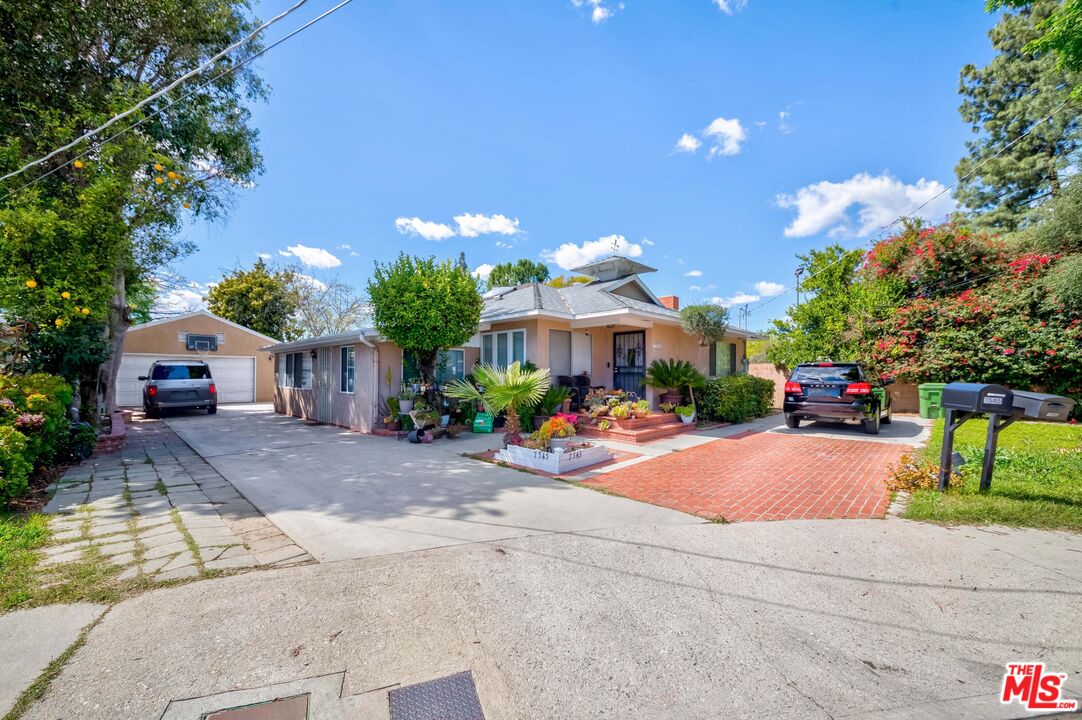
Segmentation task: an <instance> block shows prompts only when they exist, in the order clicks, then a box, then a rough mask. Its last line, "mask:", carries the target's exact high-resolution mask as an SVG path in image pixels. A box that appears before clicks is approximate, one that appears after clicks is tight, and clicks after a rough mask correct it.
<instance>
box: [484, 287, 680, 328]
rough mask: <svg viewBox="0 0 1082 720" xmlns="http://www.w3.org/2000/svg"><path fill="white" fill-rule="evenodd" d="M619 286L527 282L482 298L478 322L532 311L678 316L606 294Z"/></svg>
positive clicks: (650, 305)
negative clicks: (483, 302)
mask: <svg viewBox="0 0 1082 720" xmlns="http://www.w3.org/2000/svg"><path fill="white" fill-rule="evenodd" d="M623 284H624V283H623V282H621V283H613V282H592V283H588V284H585V285H569V286H568V287H564V288H554V287H550V286H548V285H542V284H540V283H527V284H525V285H519V286H518V287H515V288H511V289H508V290H507V291H506V292H502V293H490V297H487V298H486V299H485V306H484V309H483V310H482V311H481V319H482V320H494V319H498V318H501V317H507V316H514V315H518V314H520V313H527V312H531V311H534V310H544V311H547V312H555V313H561V314H564V315H592V314H595V313H604V312H615V311H619V310H628V309H630V310H636V311H638V312H646V313H650V314H653V315H663V316H668V317H672V318H673V319H677V318H679V317H680V313H679V312H676V311H675V310H670V309H668V308H666V307H662V306H660V305H655V304H654V303H650V302H644V301H642V300H636V299H634V298H629V297H624V296H623V295H617V294H615V293H613V292H610V290H609V288H613V289H614V286H616V287H618V286H619V285H623Z"/></svg>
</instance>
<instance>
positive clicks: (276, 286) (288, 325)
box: [207, 258, 300, 340]
mask: <svg viewBox="0 0 1082 720" xmlns="http://www.w3.org/2000/svg"><path fill="white" fill-rule="evenodd" d="M294 282H295V280H294V273H293V272H291V271H288V270H285V271H283V270H273V269H271V268H268V267H267V264H266V263H265V262H263V260H262V258H260V259H259V260H257V261H256V263H255V265H253V266H252V268H251V269H250V270H245V269H243V268H236V269H235V270H233V271H232V272H230V273H229V274H227V275H226V276H225V277H223V278H222V280H221V282H219V283H218V284H217V285H215V286H214V287H212V288H211V289H210V291H209V292H208V293H207V309H208V310H210V311H211V312H212V313H214V314H215V315H217V316H219V317H223V318H225V319H226V320H232V321H233V322H235V323H239V324H240V325H243V326H244V327H247V328H251V329H252V330H255V331H256V332H259V333H263V334H264V335H268V336H270V337H272V338H278V339H279V340H293V339H296V338H297V337H299V336H300V331H299V329H298V328H297V324H296V318H295V314H296V312H297V306H298V295H297V293H296V292H295V291H294V288H293V284H294Z"/></svg>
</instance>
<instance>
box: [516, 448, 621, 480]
mask: <svg viewBox="0 0 1082 720" xmlns="http://www.w3.org/2000/svg"><path fill="white" fill-rule="evenodd" d="M612 457H613V455H612V453H611V452H609V449H608V448H606V447H605V446H604V445H594V444H592V443H572V444H571V445H569V446H568V447H567V448H562V449H558V450H555V451H552V452H549V451H548V450H534V449H532V448H528V447H526V446H524V445H508V446H507V447H506V448H504V449H503V450H500V451H499V452H498V453H496V459H497V460H500V461H502V462H507V463H511V464H512V465H519V466H521V467H527V468H530V469H532V470H541V471H542V472H547V473H552V474H553V475H559V474H560V473H566V472H570V471H572V470H578V469H580V468H584V467H589V466H590V465H597V464H598V463H603V462H607V461H609V460H611V459H612Z"/></svg>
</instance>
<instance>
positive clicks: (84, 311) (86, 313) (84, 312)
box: [79, 308, 90, 315]
mask: <svg viewBox="0 0 1082 720" xmlns="http://www.w3.org/2000/svg"><path fill="white" fill-rule="evenodd" d="M79 312H81V313H82V314H83V315H89V314H90V308H83V309H82V310H80V311H79Z"/></svg>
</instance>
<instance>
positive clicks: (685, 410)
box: [676, 405, 695, 425]
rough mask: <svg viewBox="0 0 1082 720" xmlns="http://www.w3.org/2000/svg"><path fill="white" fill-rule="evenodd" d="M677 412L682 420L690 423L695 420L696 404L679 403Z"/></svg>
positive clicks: (686, 423)
mask: <svg viewBox="0 0 1082 720" xmlns="http://www.w3.org/2000/svg"><path fill="white" fill-rule="evenodd" d="M676 414H677V415H678V416H679V417H680V420H681V421H682V422H683V423H684V424H685V425H690V424H691V423H693V422H695V406H694V405H678V406H677V408H676Z"/></svg>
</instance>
